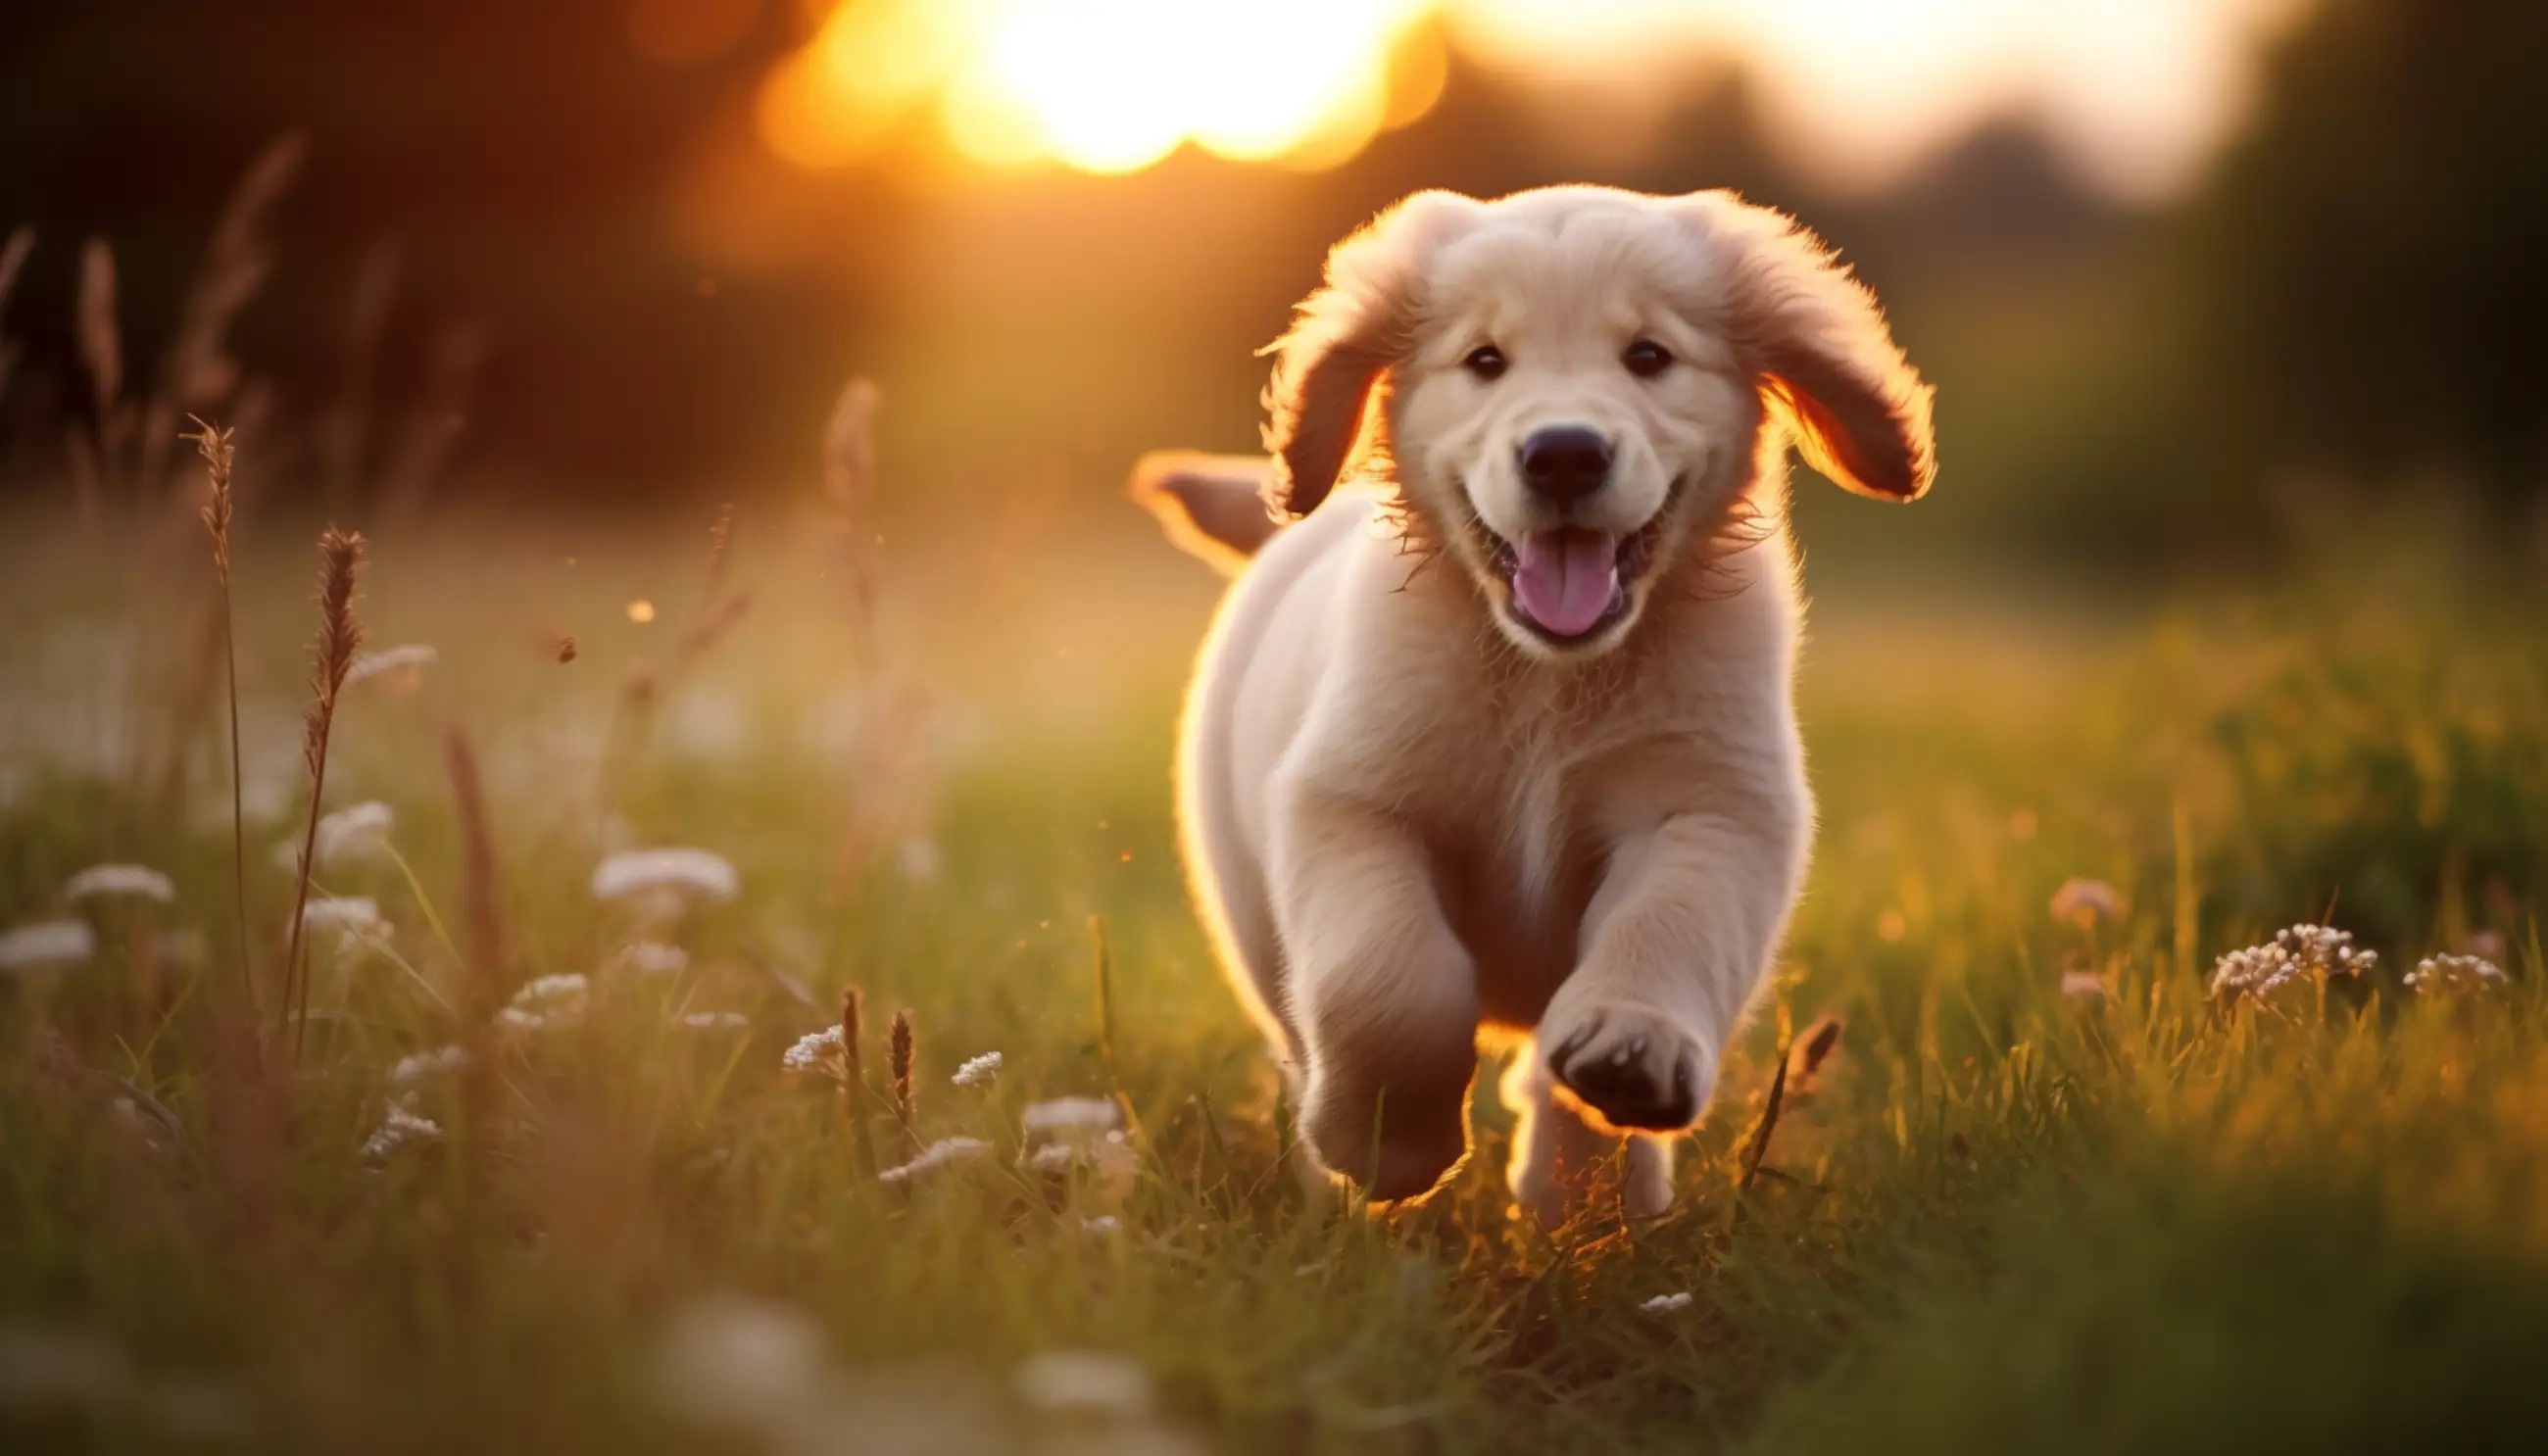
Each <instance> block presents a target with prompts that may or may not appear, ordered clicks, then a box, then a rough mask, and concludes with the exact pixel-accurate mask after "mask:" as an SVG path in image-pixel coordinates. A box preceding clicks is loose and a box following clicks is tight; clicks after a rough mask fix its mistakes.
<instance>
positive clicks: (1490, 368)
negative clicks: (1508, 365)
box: [1460, 344, 1504, 379]
mask: <svg viewBox="0 0 2548 1456" xmlns="http://www.w3.org/2000/svg"><path fill="white" fill-rule="evenodd" d="M1460 365H1461V367H1462V368H1464V369H1466V370H1468V371H1469V372H1470V373H1471V374H1474V375H1476V376H1477V377H1478V378H1480V379H1496V378H1500V377H1501V375H1502V374H1503V372H1504V351H1503V350H1501V349H1500V348H1497V347H1496V346H1495V345H1494V344H1480V345H1479V346H1478V347H1476V348H1474V349H1471V350H1470V351H1469V357H1467V358H1465V359H1463V360H1461V361H1460Z"/></svg>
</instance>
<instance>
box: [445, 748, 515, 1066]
mask: <svg viewBox="0 0 2548 1456" xmlns="http://www.w3.org/2000/svg"><path fill="white" fill-rule="evenodd" d="M443 759H444V762H445V763H446V765H447V766H448V767H449V769H450V773H451V797H452V802H453V804H454V806H455V807H456V808H457V810H458V811H459V815H460V891H461V914H462V916H463V923H464V924H465V925H466V927H467V930H468V941H467V948H468V961H469V964H468V971H469V980H468V982H467V985H466V986H465V987H464V990H463V994H462V997H461V1002H460V1011H461V1015H462V1017H463V1018H464V1019H466V1020H467V1021H468V1023H469V1024H470V1026H472V1027H475V1026H476V1025H477V1024H479V1023H480V1022H483V1021H485V1020H486V1019H487V1018H488V1017H489V1016H491V1015H493V1014H494V1012H495V995H496V987H498V986H499V985H501V984H502V983H503V975H502V971H503V963H504V924H503V913H502V909H501V907H500V904H499V903H498V896H497V886H498V884H499V883H500V881H499V880H498V878H497V876H496V837H495V833H494V831H493V830H492V829H491V828H490V827H489V825H488V819H487V794H486V788H485V783H484V780H483V779H482V778H481V777H480V776H479V773H478V754H477V751H476V749H475V748H473V747H472V746H471V744H470V742H469V734H468V731H467V730H465V729H463V728H460V727H458V726H454V727H453V728H452V729H451V731H450V733H449V734H448V735H447V736H446V738H445V740H444V743H443Z"/></svg>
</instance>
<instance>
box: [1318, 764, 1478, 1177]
mask: <svg viewBox="0 0 2548 1456" xmlns="http://www.w3.org/2000/svg"><path fill="white" fill-rule="evenodd" d="M1274 801H1275V806H1276V807H1275V813H1276V816H1277V817H1276V823H1275V826H1274V835H1273V844H1272V849H1273V854H1272V856H1271V861H1272V864H1271V868H1272V871H1273V872H1272V876H1271V877H1272V881H1273V890H1274V901H1275V917H1276V921H1277V923H1278V924H1279V925H1280V927H1281V929H1282V939H1283V952H1284V960H1285V972H1286V987H1285V990H1286V999H1287V1001H1288V1003H1289V1004H1288V1007H1287V1010H1288V1012H1289V1017H1288V1020H1289V1023H1290V1025H1291V1026H1292V1027H1294V1028H1295V1029H1296V1030H1297V1032H1298V1033H1299V1036H1300V1039H1301V1043H1302V1048H1303V1051H1304V1052H1305V1057H1304V1060H1305V1062H1306V1066H1305V1071H1306V1073H1307V1085H1306V1086H1305V1087H1304V1089H1303V1109H1302V1122H1301V1130H1302V1132H1303V1134H1304V1135H1305V1136H1306V1137H1307V1138H1309V1141H1310V1145H1311V1146H1312V1147H1313V1148H1314V1149H1315V1150H1316V1151H1317V1153H1318V1156H1319V1161H1321V1162H1323V1163H1324V1164H1325V1165H1326V1166H1327V1167H1328V1169H1330V1170H1331V1171H1333V1172H1336V1173H1340V1174H1343V1175H1344V1176H1345V1177H1347V1178H1349V1179H1351V1180H1353V1181H1354V1182H1355V1183H1356V1184H1359V1185H1360V1186H1361V1187H1362V1189H1363V1191H1364V1193H1365V1194H1366V1195H1367V1196H1369V1197H1370V1198H1372V1199H1373V1200H1375V1201H1380V1202H1387V1201H1392V1200H1396V1199H1402V1198H1413V1197H1416V1196H1418V1195H1421V1194H1423V1193H1426V1192H1429V1191H1430V1190H1431V1189H1432V1188H1433V1186H1434V1185H1435V1184H1436V1183H1438V1182H1440V1181H1441V1179H1442V1177H1443V1175H1444V1174H1446V1173H1448V1172H1449V1171H1450V1170H1451V1168H1452V1167H1453V1165H1455V1164H1456V1163H1458V1162H1459V1160H1460V1158H1461V1157H1462V1155H1463V1154H1465V1153H1466V1152H1467V1150H1468V1100H1469V1082H1470V1080H1471V1078H1472V1077H1473V1076H1474V1075H1475V1073H1476V1071H1477V1065H1478V1056H1477V1036H1478V996H1477V981H1476V974H1475V971H1474V969H1473V967H1472V966H1471V964H1470V961H1469V956H1468V953H1467V952H1466V951H1465V950H1463V949H1462V948H1461V946H1460V943H1459V941H1458V940H1457V939H1456V938H1455V937H1454V936H1453V935H1452V934H1451V928H1450V926H1449V925H1448V924H1447V923H1446V922H1445V921H1444V920H1443V918H1442V910H1441V906H1440V905H1439V903H1438V902H1436V900H1435V899H1434V895H1433V886H1432V879H1431V875H1430V873H1429V870H1428V868H1427V865H1426V862H1425V858H1424V853H1423V849H1422V846H1421V845H1419V844H1418V843H1417V842H1416V841H1415V839H1414V837H1413V836H1412V835H1411V834H1410V833H1409V832H1408V831H1407V829H1406V828H1405V827H1404V826H1403V825H1401V824H1399V823H1398V822H1397V821H1396V820H1394V819H1393V818H1392V817H1391V816H1389V815H1388V814H1387V813H1385V812H1383V811H1380V810H1378V809H1376V808H1373V807H1371V806H1368V805H1365V804H1362V803H1359V802H1357V801H1354V800H1352V799H1350V798H1346V797H1342V796H1338V795H1335V794H1332V793H1327V792H1323V791H1320V790H1318V789H1315V788H1307V787H1303V786H1300V785H1297V784H1294V785H1287V786H1284V787H1280V788H1278V789H1277V790H1276V793H1275V795H1274Z"/></svg>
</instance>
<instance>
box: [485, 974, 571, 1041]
mask: <svg viewBox="0 0 2548 1456" xmlns="http://www.w3.org/2000/svg"><path fill="white" fill-rule="evenodd" d="M591 992H592V983H591V982H589V981H587V980H586V979H585V978H584V977H583V976H582V975H580V974H578V973H576V972H574V971H566V972H564V973H562V974H558V975H544V976H539V977H536V978H535V979H532V980H529V981H525V982H523V984H522V988H521V989H520V990H518V991H515V992H514V993H513V999H512V1001H511V1002H510V1003H509V1004H507V1005H506V1006H505V1007H504V1009H503V1010H501V1011H499V1012H497V1013H496V1020H497V1022H498V1024H500V1025H501V1026H503V1027H505V1028H506V1029H508V1030H511V1031H516V1032H536V1031H545V1030H552V1029H556V1028H562V1027H571V1026H574V1025H575V1024H576V1023H578V1022H580V1021H582V1020H584V1013H585V1011H586V1009H587V1007H588V1006H589V1005H590V1000H591Z"/></svg>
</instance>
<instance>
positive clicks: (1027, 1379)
mask: <svg viewBox="0 0 2548 1456" xmlns="http://www.w3.org/2000/svg"><path fill="white" fill-rule="evenodd" d="M1017 1386H1018V1395H1019V1397H1020V1398H1021V1399H1023V1400H1024V1401H1025V1402H1026V1403H1027V1404H1028V1405H1029V1406H1032V1407H1034V1408H1035V1409H1036V1410H1041V1411H1044V1412H1046V1413H1047V1414H1054V1415H1059V1414H1075V1415H1095V1416H1111V1417H1116V1418H1119V1419H1126V1420H1138V1419H1141V1418H1143V1417H1145V1416H1147V1415H1148V1414H1149V1413H1150V1402H1151V1397H1150V1373H1149V1372H1148V1371H1147V1370H1144V1369H1142V1368H1141V1362H1140V1361H1138V1360H1136V1359H1134V1358H1133V1357H1132V1356H1130V1355H1119V1354H1114V1353H1112V1352H1109V1351H1105V1350H1046V1351H1044V1352H1042V1353H1040V1354H1035V1355H1029V1356H1028V1357H1027V1358H1026V1359H1025V1360H1023V1361H1021V1362H1020V1363H1019V1365H1018V1370H1017Z"/></svg>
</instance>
